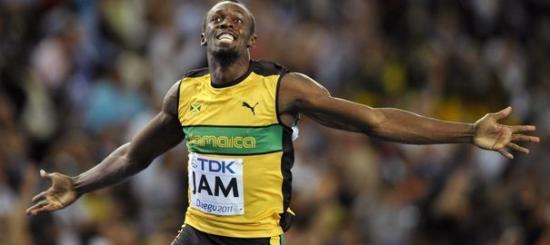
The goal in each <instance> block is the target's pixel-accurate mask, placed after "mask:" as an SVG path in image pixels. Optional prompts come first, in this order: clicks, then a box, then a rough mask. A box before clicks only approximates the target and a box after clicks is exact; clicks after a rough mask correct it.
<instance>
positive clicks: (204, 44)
mask: <svg viewBox="0 0 550 245" xmlns="http://www.w3.org/2000/svg"><path fill="white" fill-rule="evenodd" d="M201 46H206V35H204V32H203V33H201Z"/></svg>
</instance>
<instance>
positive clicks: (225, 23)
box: [220, 18, 233, 29]
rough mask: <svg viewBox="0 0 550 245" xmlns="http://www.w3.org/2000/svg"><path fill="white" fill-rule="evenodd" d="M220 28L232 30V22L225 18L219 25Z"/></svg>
mask: <svg viewBox="0 0 550 245" xmlns="http://www.w3.org/2000/svg"><path fill="white" fill-rule="evenodd" d="M220 28H223V29H226V28H231V29H233V22H232V21H231V20H230V19H229V18H225V19H224V20H223V21H222V22H221V23H220Z"/></svg>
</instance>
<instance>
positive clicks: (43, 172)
mask: <svg viewBox="0 0 550 245" xmlns="http://www.w3.org/2000/svg"><path fill="white" fill-rule="evenodd" d="M52 175H53V174H49V173H47V172H46V171H44V169H40V177H42V178H44V179H49V180H51V179H52Z"/></svg>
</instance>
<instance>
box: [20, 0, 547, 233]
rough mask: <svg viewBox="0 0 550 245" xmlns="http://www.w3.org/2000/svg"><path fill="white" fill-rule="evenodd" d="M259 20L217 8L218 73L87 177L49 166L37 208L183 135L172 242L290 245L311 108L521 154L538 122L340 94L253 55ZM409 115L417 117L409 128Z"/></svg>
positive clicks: (347, 123)
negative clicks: (470, 116)
mask: <svg viewBox="0 0 550 245" xmlns="http://www.w3.org/2000/svg"><path fill="white" fill-rule="evenodd" d="M254 28H255V20H254V17H253V15H252V14H251V13H250V11H249V10H248V9H247V8H246V7H245V6H243V5H242V4H240V3H238V2H234V1H222V2H219V3H218V4H216V5H214V6H213V7H212V8H211V9H210V10H209V11H208V13H207V15H206V18H205V22H204V26H203V33H202V34H201V45H203V46H206V49H207V60H208V68H204V69H199V70H194V71H191V72H189V73H188V74H186V75H185V76H184V78H183V79H181V80H180V81H178V82H177V83H176V84H175V85H174V86H173V87H172V88H171V89H170V90H169V91H168V93H167V95H166V96H165V98H164V101H163V105H162V109H161V111H160V112H159V113H158V114H157V115H156V116H155V117H154V119H153V120H152V121H151V122H150V123H149V124H148V125H147V126H146V127H145V128H144V129H143V130H142V131H141V132H140V133H139V134H138V135H137V136H136V137H135V138H133V139H132V140H131V142H129V143H127V144H125V145H123V146H121V147H119V148H118V149H116V150H115V151H114V152H113V153H111V154H110V155H109V156H108V157H106V158H105V159H104V160H103V161H102V162H101V163H99V164H98V165H97V166H95V167H94V168H92V169H90V170H88V171H86V172H84V173H82V174H80V175H78V176H76V177H69V176H66V175H63V174H60V173H46V172H45V171H43V170H41V172H40V174H41V176H42V177H44V178H47V179H49V180H51V181H52V183H53V184H52V187H51V188H49V189H48V190H46V191H44V192H42V193H40V194H38V195H37V196H35V197H34V198H33V200H32V201H33V203H34V205H33V206H32V207H30V208H29V209H28V210H27V213H29V214H31V215H34V214H38V213H42V212H50V211H55V210H58V209H62V208H64V207H66V206H68V205H70V204H71V203H73V202H74V201H76V200H77V199H78V198H79V197H80V196H82V195H83V194H85V193H87V192H90V191H94V190H97V189H99V188H102V187H106V186H109V185H112V184H115V183H117V182H119V181H121V180H123V179H125V178H127V177H129V176H131V175H133V174H135V173H137V172H139V171H141V170H143V169H145V168H146V167H147V166H148V165H149V164H150V163H151V161H152V160H153V159H154V158H156V157H157V156H159V155H161V154H162V153H164V152H166V151H167V150H169V149H171V148H172V147H174V146H176V145H177V144H178V143H180V142H181V141H182V140H183V139H186V142H187V147H188V149H189V152H190V154H189V163H188V169H189V208H188V209H187V213H186V218H185V225H184V227H183V228H182V230H181V232H180V234H179V235H178V236H177V237H176V239H175V240H174V242H173V244H280V243H281V235H282V234H283V232H284V231H285V230H286V229H288V228H289V226H290V223H291V218H292V215H293V214H292V211H291V210H290V209H289V203H290V194H291V186H290V185H291V179H292V176H291V173H290V169H291V167H292V164H293V159H294V158H293V148H292V137H293V136H292V133H293V130H292V127H293V126H295V124H296V121H297V119H298V116H299V115H300V114H304V115H306V116H308V117H310V118H312V119H313V120H315V121H317V122H319V123H321V124H323V125H325V126H329V127H332V128H338V129H343V130H347V131H353V132H359V133H364V134H367V135H369V136H372V137H377V138H381V139H384V140H389V141H394V142H401V143H410V144H437V143H472V144H474V145H476V146H477V147H480V148H482V149H486V150H492V151H496V152H499V153H500V154H502V155H503V156H505V157H508V158H513V155H512V154H511V153H510V152H508V151H507V148H511V149H513V150H516V151H519V152H522V153H528V152H529V150H528V149H527V148H525V147H522V146H520V145H518V144H517V143H518V142H539V138H538V137H535V136H529V135H526V134H525V133H526V132H531V131H534V130H535V127H534V126H530V125H520V126H507V125H502V124H499V123H498V120H501V119H504V118H506V117H507V116H508V115H509V114H510V113H511V108H510V107H508V108H506V109H504V110H502V111H500V112H497V113H490V114H487V115H485V116H484V117H482V118H481V119H479V120H478V121H477V122H475V123H473V124H468V123H457V122H446V121H440V120H436V119H432V118H428V117H423V116H420V115H417V114H414V113H411V112H407V111H403V110H399V109H392V108H372V107H368V106H365V105H361V104H357V103H353V102H350V101H347V100H343V99H339V98H334V97H331V95H330V94H329V92H328V91H327V90H326V89H325V88H323V87H322V86H321V85H320V84H318V83H317V82H315V81H314V80H312V79H311V78H309V77H307V76H305V75H303V74H299V73H293V72H287V71H286V69H284V68H283V67H281V66H279V65H277V64H274V63H270V62H257V61H252V60H251V59H250V53H249V50H250V48H251V47H253V46H254V44H255V41H256V35H255V34H254ZM403 122H406V124H404V123H403Z"/></svg>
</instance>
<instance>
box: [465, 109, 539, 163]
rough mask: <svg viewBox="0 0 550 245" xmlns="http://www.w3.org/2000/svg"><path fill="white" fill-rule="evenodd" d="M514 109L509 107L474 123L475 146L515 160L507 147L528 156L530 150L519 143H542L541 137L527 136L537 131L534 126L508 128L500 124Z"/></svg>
mask: <svg viewBox="0 0 550 245" xmlns="http://www.w3.org/2000/svg"><path fill="white" fill-rule="evenodd" d="M511 112H512V107H508V108H506V109H504V110H502V111H499V112H496V113H489V114H487V115H485V116H484V117H482V118H481V119H479V120H477V121H476V122H475V123H474V128H475V134H474V140H473V143H474V145H476V146H478V147H479V148H482V149H486V150H492V151H497V152H499V153H500V154H502V155H503V156H505V157H507V158H509V159H514V155H512V154H511V153H510V152H508V151H507V150H506V147H509V148H511V149H514V150H516V151H519V152H521V153H525V154H528V153H529V149H527V148H525V147H522V146H520V145H518V144H517V143H519V142H535V143H538V142H539V141H540V139H539V137H536V136H530V135H525V133H528V132H532V131H535V129H536V127H535V126H533V125H516V126H508V125H504V124H499V123H498V121H499V120H502V119H504V118H506V117H508V116H509V115H510V113H511Z"/></svg>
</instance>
